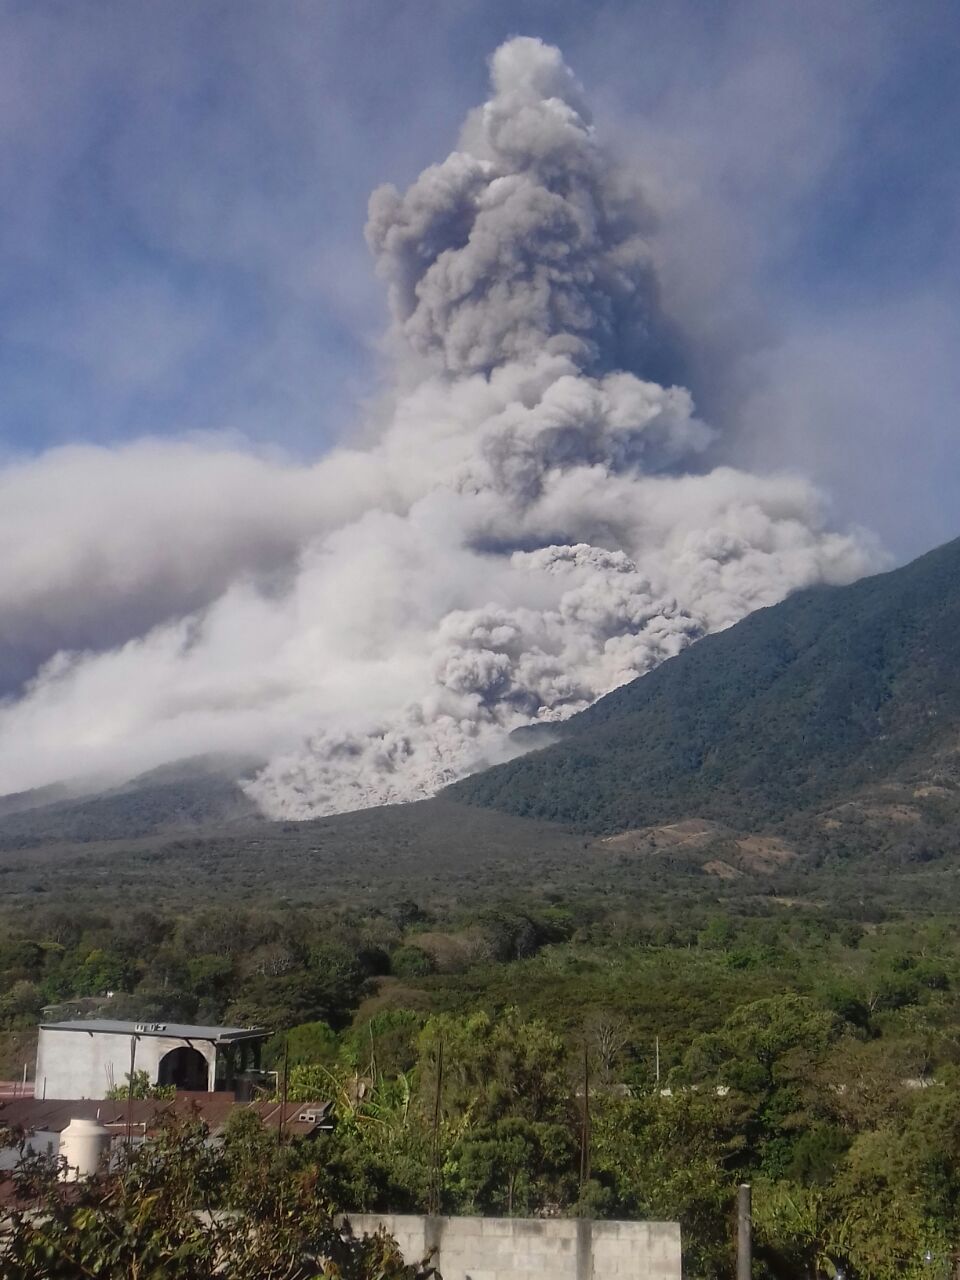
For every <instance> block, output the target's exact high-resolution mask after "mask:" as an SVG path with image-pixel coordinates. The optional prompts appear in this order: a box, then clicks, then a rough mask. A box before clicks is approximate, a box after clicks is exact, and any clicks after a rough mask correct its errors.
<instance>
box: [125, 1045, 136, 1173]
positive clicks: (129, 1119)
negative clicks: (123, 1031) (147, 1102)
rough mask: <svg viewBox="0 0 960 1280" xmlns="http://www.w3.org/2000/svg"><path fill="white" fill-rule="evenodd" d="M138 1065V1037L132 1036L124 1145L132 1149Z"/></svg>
mask: <svg viewBox="0 0 960 1280" xmlns="http://www.w3.org/2000/svg"><path fill="white" fill-rule="evenodd" d="M136 1066H137V1037H136V1036H131V1037H130V1075H129V1076H128V1077H127V1132H126V1135H125V1138H124V1146H125V1147H126V1148H127V1150H128V1151H129V1149H130V1125H131V1123H132V1117H131V1112H132V1111H133V1073H134V1071H135V1070H136Z"/></svg>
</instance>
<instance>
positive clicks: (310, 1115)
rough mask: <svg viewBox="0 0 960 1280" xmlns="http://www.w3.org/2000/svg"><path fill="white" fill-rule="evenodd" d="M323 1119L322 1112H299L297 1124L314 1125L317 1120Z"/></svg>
mask: <svg viewBox="0 0 960 1280" xmlns="http://www.w3.org/2000/svg"><path fill="white" fill-rule="evenodd" d="M322 1119H323V1111H316V1110H309V1111H301V1112H300V1114H299V1115H298V1116H297V1122H298V1123H299V1124H316V1123H317V1121H318V1120H322Z"/></svg>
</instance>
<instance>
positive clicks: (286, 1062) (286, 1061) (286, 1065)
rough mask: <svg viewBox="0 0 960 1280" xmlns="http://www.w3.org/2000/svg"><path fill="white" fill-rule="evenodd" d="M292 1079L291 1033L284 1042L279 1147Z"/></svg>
mask: <svg viewBox="0 0 960 1280" xmlns="http://www.w3.org/2000/svg"><path fill="white" fill-rule="evenodd" d="M289 1077H290V1032H289V1031H288V1032H287V1034H286V1036H284V1040H283V1083H282V1084H281V1086H280V1119H279V1120H278V1122H277V1146H278V1147H279V1146H282V1145H283V1121H284V1117H285V1116H286V1114H287V1088H288V1084H289Z"/></svg>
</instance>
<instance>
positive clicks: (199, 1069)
mask: <svg viewBox="0 0 960 1280" xmlns="http://www.w3.org/2000/svg"><path fill="white" fill-rule="evenodd" d="M157 1084H172V1085H173V1087H174V1088H175V1089H200V1090H204V1091H205V1090H206V1089H207V1088H208V1087H209V1086H208V1077H207V1060H206V1058H205V1057H204V1056H203V1054H202V1053H200V1051H199V1050H197V1049H191V1048H190V1046H189V1045H181V1046H180V1048H179V1049H171V1050H170V1052H169V1053H165V1054H164V1055H163V1057H162V1058H161V1059H160V1066H159V1068H158V1070H157Z"/></svg>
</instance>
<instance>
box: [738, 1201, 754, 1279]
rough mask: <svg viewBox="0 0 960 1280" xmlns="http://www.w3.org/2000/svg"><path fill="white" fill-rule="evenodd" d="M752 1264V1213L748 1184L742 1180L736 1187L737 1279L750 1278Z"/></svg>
mask: <svg viewBox="0 0 960 1280" xmlns="http://www.w3.org/2000/svg"><path fill="white" fill-rule="evenodd" d="M752 1265H753V1215H752V1212H751V1204H750V1185H749V1183H746V1182H744V1183H741V1184H740V1186H739V1187H738V1188H737V1280H750V1271H751V1268H752Z"/></svg>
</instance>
